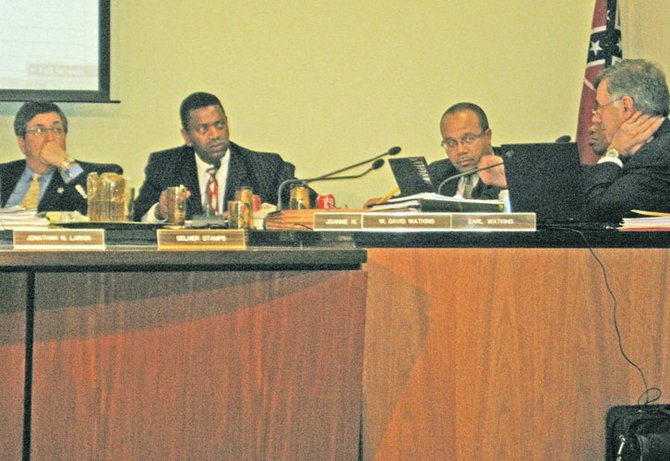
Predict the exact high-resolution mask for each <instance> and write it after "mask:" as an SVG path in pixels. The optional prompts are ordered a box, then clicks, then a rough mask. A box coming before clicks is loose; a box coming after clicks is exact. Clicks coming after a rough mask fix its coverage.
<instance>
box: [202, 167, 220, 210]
mask: <svg viewBox="0 0 670 461" xmlns="http://www.w3.org/2000/svg"><path fill="white" fill-rule="evenodd" d="M216 172H217V168H215V167H210V168H207V173H208V174H209V178H208V179H207V185H206V186H205V189H206V194H205V200H206V202H207V203H206V206H205V214H206V215H207V216H213V215H216V214H217V213H218V212H219V182H218V181H217V180H216Z"/></svg>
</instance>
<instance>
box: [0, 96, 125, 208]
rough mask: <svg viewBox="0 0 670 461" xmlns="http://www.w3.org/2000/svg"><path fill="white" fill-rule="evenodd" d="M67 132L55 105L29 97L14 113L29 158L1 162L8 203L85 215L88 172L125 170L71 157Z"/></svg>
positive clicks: (0, 197)
mask: <svg viewBox="0 0 670 461" xmlns="http://www.w3.org/2000/svg"><path fill="white" fill-rule="evenodd" d="M67 132H68V125H67V117H65V114H64V113H63V111H62V110H61V109H60V108H59V107H58V106H57V105H56V104H54V103H52V102H46V101H29V102H26V103H25V104H23V106H21V108H20V109H19V111H18V112H17V113H16V117H15V118H14V133H15V134H16V139H17V142H18V144H19V149H21V152H22V153H23V155H25V157H26V158H25V159H24V160H16V161H13V162H8V163H3V164H0V201H1V202H2V206H3V207H12V206H19V205H21V206H24V207H25V208H27V209H37V211H74V210H77V211H79V212H80V213H82V214H86V212H87V202H86V177H87V175H88V173H91V172H97V173H103V172H114V173H118V174H122V173H123V170H122V168H121V167H120V166H118V165H114V164H100V163H90V162H81V161H78V160H74V159H73V158H71V157H70V156H69V154H68V153H67V152H66V150H65V148H66V139H67Z"/></svg>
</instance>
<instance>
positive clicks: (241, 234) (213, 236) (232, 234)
mask: <svg viewBox="0 0 670 461" xmlns="http://www.w3.org/2000/svg"><path fill="white" fill-rule="evenodd" d="M157 240H158V249H159V250H172V251H175V250H177V251H199V250H240V249H244V248H246V247H247V233H246V231H245V230H243V229H242V230H237V229H235V230H224V229H200V230H196V229H193V230H191V229H182V230H178V229H158V231H157Z"/></svg>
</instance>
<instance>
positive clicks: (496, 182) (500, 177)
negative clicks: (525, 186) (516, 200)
mask: <svg viewBox="0 0 670 461" xmlns="http://www.w3.org/2000/svg"><path fill="white" fill-rule="evenodd" d="M502 161H503V159H502V157H498V156H497V155H482V157H481V158H480V159H479V163H478V164H477V168H482V167H485V166H489V165H495V164H497V163H502ZM477 174H478V175H479V178H480V179H481V180H482V181H483V182H484V184H488V185H489V186H496V187H501V188H507V178H506V177H505V165H500V166H497V167H493V168H489V169H488V170H484V171H480V172H479V173H477Z"/></svg>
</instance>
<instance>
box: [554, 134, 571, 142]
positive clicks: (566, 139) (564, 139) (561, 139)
mask: <svg viewBox="0 0 670 461" xmlns="http://www.w3.org/2000/svg"><path fill="white" fill-rule="evenodd" d="M570 139H572V138H571V137H570V135H569V134H564V135H563V136H559V137H558V138H556V141H554V142H570Z"/></svg>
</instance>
